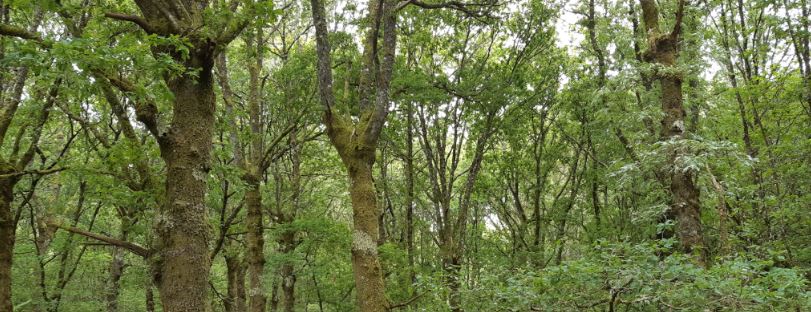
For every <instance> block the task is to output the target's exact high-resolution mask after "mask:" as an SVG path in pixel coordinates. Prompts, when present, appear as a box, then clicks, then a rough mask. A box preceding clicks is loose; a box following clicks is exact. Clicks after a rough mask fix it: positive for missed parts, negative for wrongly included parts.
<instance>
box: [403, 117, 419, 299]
mask: <svg viewBox="0 0 811 312" xmlns="http://www.w3.org/2000/svg"><path fill="white" fill-rule="evenodd" d="M406 114H408V116H407V118H406V128H407V129H406V156H405V171H406V172H405V174H406V194H405V196H406V200H405V204H406V207H405V208H406V226H405V229H406V252H407V253H408V269H409V272H408V274H409V277H410V280H411V283H412V284H414V283H416V282H417V277H416V271H415V269H414V133H413V132H412V131H413V130H412V129H413V127H414V116H413V104H412V103H409V104H408V110H407V111H406Z"/></svg>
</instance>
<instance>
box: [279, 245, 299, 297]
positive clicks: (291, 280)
mask: <svg viewBox="0 0 811 312" xmlns="http://www.w3.org/2000/svg"><path fill="white" fill-rule="evenodd" d="M295 244H296V242H295V232H292V231H286V232H285V233H284V234H282V237H281V245H282V246H281V247H282V248H281V249H282V250H281V251H282V253H283V254H285V255H291V254H292V253H293V251H294V250H295V249H296V245H295ZM281 275H282V298H283V304H284V305H283V306H282V308H283V311H285V312H293V311H294V310H295V306H296V272H295V268H294V267H293V263H292V262H291V261H289V260H286V261H285V262H284V264H282V267H281Z"/></svg>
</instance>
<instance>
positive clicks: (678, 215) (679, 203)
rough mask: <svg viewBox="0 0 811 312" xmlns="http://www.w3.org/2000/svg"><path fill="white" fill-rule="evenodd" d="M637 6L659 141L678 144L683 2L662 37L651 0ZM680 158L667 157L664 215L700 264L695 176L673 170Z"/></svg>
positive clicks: (701, 250) (680, 135)
mask: <svg viewBox="0 0 811 312" xmlns="http://www.w3.org/2000/svg"><path fill="white" fill-rule="evenodd" d="M640 5H641V7H642V15H643V21H644V22H645V29H646V30H647V37H648V50H647V51H646V52H645V56H644V58H643V59H644V60H645V61H646V62H648V63H650V64H655V65H657V66H661V68H658V69H656V73H655V78H656V79H657V80H658V81H659V84H660V92H661V104H662V111H663V112H664V117H663V118H662V122H661V133H660V134H661V137H662V139H663V140H668V141H674V140H681V139H684V137H685V134H686V130H685V115H686V114H685V109H684V103H683V102H684V100H683V98H682V79H683V78H682V76H681V73H679V72H678V70H677V60H678V57H679V52H680V47H681V43H680V40H681V32H682V19H683V17H684V7H685V0H679V2H678V4H677V9H676V10H677V12H676V20H675V22H674V26H673V30H672V31H670V32H665V33H662V32H661V31H660V26H659V10H658V7H657V4H656V3H655V2H654V1H653V0H640ZM684 155H685V151H684V150H683V148H681V147H676V148H675V149H674V150H673V151H671V154H670V155H669V159H670V164H669V166H670V168H669V170H668V172H669V177H670V188H669V191H670V194H671V203H670V207H669V209H668V212H667V213H666V215H667V216H669V217H670V218H675V220H674V221H676V234H677V236H678V238H679V241H680V243H681V247H682V249H683V250H684V251H685V252H687V253H692V252H698V253H699V254H700V255H699V258H698V260H699V261H700V262H704V261H705V260H706V259H705V253H706V248H704V236H703V232H702V228H701V213H700V202H699V189H698V187H697V186H696V185H695V181H694V180H695V174H694V172H693V171H691V170H684V169H683V168H676V166H677V163H676V159H677V158H678V157H681V156H684Z"/></svg>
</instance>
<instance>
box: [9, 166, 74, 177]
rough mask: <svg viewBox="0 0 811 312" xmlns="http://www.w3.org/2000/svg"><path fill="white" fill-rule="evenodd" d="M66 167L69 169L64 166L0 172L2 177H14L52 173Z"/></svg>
mask: <svg viewBox="0 0 811 312" xmlns="http://www.w3.org/2000/svg"><path fill="white" fill-rule="evenodd" d="M66 169H68V168H67V167H63V168H51V169H41V170H23V171H17V172H13V173H7V174H0V179H7V178H14V177H19V176H24V175H26V174H36V175H46V174H51V173H56V172H60V171H64V170H66Z"/></svg>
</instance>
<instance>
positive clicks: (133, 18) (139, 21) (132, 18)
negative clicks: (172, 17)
mask: <svg viewBox="0 0 811 312" xmlns="http://www.w3.org/2000/svg"><path fill="white" fill-rule="evenodd" d="M104 16H106V17H108V18H111V19H115V20H120V21H127V22H133V23H135V24H136V25H138V26H139V27H141V29H143V30H144V31H145V32H146V33H148V34H157V33H158V31H157V29H155V27H152V25H151V24H149V22H147V21H146V19H144V18H143V17H140V16H137V15H128V14H123V13H115V12H107V13H104Z"/></svg>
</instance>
